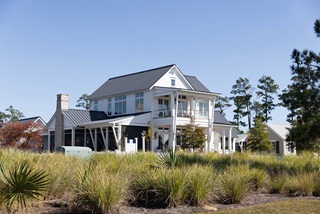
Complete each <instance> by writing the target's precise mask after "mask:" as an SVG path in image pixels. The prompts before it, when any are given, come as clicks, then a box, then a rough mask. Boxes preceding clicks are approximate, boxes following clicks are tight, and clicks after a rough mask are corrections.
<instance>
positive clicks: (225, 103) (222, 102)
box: [215, 96, 231, 116]
mask: <svg viewBox="0 0 320 214" xmlns="http://www.w3.org/2000/svg"><path fill="white" fill-rule="evenodd" d="M229 101H230V99H229V97H220V96H219V97H217V99H216V104H215V109H217V110H218V111H219V112H220V113H221V114H222V115H224V116H225V115H226V113H225V112H224V110H226V109H227V108H229V107H230V106H231V104H230V102H229Z"/></svg>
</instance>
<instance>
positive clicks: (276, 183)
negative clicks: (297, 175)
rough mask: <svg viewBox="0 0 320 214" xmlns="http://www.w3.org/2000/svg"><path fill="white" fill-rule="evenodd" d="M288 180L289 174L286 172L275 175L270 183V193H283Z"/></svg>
mask: <svg viewBox="0 0 320 214" xmlns="http://www.w3.org/2000/svg"><path fill="white" fill-rule="evenodd" d="M287 181H288V175H287V174H286V173H283V174H277V175H274V176H273V177H272V178H271V180H270V182H269V185H268V186H269V190H270V193H283V192H284V190H285V186H286V183H287Z"/></svg>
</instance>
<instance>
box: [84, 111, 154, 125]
mask: <svg viewBox="0 0 320 214" xmlns="http://www.w3.org/2000/svg"><path fill="white" fill-rule="evenodd" d="M150 116H151V113H150V112H148V113H145V114H140V115H131V116H124V117H118V118H113V119H107V120H99V121H94V122H90V123H83V124H81V125H79V126H81V127H85V128H99V127H109V126H113V125H115V124H121V125H125V126H147V125H148V122H149V121H150Z"/></svg>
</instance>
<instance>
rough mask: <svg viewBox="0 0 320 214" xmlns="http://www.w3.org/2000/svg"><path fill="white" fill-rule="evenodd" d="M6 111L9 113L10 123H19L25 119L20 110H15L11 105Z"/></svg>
mask: <svg viewBox="0 0 320 214" xmlns="http://www.w3.org/2000/svg"><path fill="white" fill-rule="evenodd" d="M6 111H8V112H9V114H8V119H9V121H10V122H17V121H19V119H21V118H23V117H24V115H23V113H22V112H21V111H19V110H18V109H14V108H13V106H12V105H10V106H9V108H7V109H6Z"/></svg>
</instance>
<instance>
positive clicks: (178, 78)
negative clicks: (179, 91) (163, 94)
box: [154, 67, 191, 89]
mask: <svg viewBox="0 0 320 214" xmlns="http://www.w3.org/2000/svg"><path fill="white" fill-rule="evenodd" d="M171 79H175V86H174V87H172V86H171ZM154 86H159V87H172V88H183V89H191V87H190V85H189V83H188V82H187V81H186V80H185V79H184V77H183V76H182V75H181V73H180V72H179V70H178V69H176V68H175V67H174V68H172V69H171V70H170V71H168V72H167V73H166V74H165V75H163V76H162V77H161V78H160V79H159V80H158V81H157V82H156V83H155V84H154Z"/></svg>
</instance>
